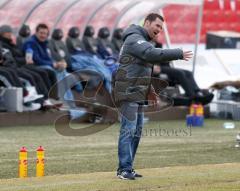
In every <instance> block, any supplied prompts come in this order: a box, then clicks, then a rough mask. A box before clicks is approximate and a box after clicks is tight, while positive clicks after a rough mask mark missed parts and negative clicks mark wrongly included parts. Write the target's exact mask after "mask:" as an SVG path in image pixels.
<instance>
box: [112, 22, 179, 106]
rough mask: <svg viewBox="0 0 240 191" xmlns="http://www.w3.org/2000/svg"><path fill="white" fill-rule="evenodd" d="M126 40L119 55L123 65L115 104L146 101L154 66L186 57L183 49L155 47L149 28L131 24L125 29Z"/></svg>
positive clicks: (116, 85) (115, 93)
mask: <svg viewBox="0 0 240 191" xmlns="http://www.w3.org/2000/svg"><path fill="white" fill-rule="evenodd" d="M123 41H124V43H123V46H122V48H121V51H120V55H119V63H120V66H119V68H118V70H117V72H116V75H115V79H114V83H113V95H114V99H115V103H116V104H118V103H119V102H122V101H128V102H138V103H145V100H146V99H147V94H148V92H149V87H150V84H151V75H152V68H153V65H154V64H157V65H160V64H161V63H163V62H166V61H172V60H177V59H183V51H182V50H181V49H161V48H155V47H154V45H153V43H151V39H150V37H149V35H148V33H147V31H146V30H145V29H144V28H143V27H141V26H138V25H131V26H130V27H128V28H127V29H126V30H125V32H124V33H123Z"/></svg>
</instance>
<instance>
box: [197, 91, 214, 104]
mask: <svg viewBox="0 0 240 191" xmlns="http://www.w3.org/2000/svg"><path fill="white" fill-rule="evenodd" d="M213 97H214V95H213V94H212V93H206V94H203V95H202V96H199V95H197V96H195V97H194V99H193V100H194V101H195V102H196V103H201V104H202V105H207V104H209V103H210V102H211V101H212V100H213Z"/></svg>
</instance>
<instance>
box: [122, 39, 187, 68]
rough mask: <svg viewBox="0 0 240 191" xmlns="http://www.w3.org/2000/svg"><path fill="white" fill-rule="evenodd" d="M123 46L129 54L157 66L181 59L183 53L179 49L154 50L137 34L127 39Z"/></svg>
mask: <svg viewBox="0 0 240 191" xmlns="http://www.w3.org/2000/svg"><path fill="white" fill-rule="evenodd" d="M124 46H125V47H124V48H125V49H126V51H127V52H128V53H129V54H131V55H133V56H136V57H137V58H139V59H142V60H144V61H146V62H150V63H156V64H159V63H161V62H167V61H172V60H178V59H183V51H182V50H181V49H161V48H155V47H154V46H153V45H152V44H151V43H150V42H148V41H146V40H145V39H144V38H143V37H142V36H141V35H138V34H134V35H131V36H129V37H127V39H126V40H125V43H124Z"/></svg>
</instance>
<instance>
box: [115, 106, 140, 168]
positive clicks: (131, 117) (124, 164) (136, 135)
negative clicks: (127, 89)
mask: <svg viewBox="0 0 240 191" xmlns="http://www.w3.org/2000/svg"><path fill="white" fill-rule="evenodd" d="M120 115H121V129H120V134H119V140H118V159H119V166H118V170H125V171H131V170H132V169H133V163H134V159H135V154H136V152H137V148H138V145H139V142H140V139H141V135H142V128H143V118H144V113H143V108H142V105H139V104H138V103H134V102H123V103H122V104H121V107H120Z"/></svg>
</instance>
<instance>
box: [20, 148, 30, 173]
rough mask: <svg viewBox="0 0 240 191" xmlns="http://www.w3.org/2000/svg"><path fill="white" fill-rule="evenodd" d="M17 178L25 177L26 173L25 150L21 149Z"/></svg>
mask: <svg viewBox="0 0 240 191" xmlns="http://www.w3.org/2000/svg"><path fill="white" fill-rule="evenodd" d="M18 167H19V169H18V170H19V171H18V173H19V178H25V177H27V173H28V171H27V170H28V161H27V149H26V148H25V147H22V148H21V149H20V151H19V166H18Z"/></svg>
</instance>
